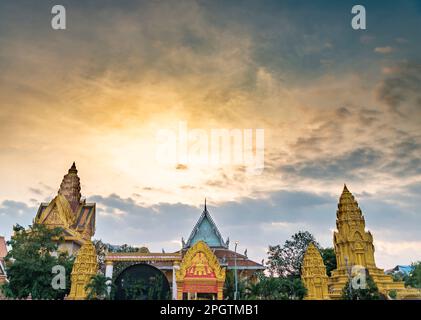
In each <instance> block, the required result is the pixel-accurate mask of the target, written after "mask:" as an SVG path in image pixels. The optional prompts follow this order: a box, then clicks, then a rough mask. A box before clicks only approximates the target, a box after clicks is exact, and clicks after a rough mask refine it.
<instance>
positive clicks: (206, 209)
mask: <svg viewBox="0 0 421 320" xmlns="http://www.w3.org/2000/svg"><path fill="white" fill-rule="evenodd" d="M207 211H208V208H207V206H206V198H205V212H207Z"/></svg>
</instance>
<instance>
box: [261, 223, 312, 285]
mask: <svg viewBox="0 0 421 320" xmlns="http://www.w3.org/2000/svg"><path fill="white" fill-rule="evenodd" d="M311 242H313V243H314V244H315V246H316V247H318V248H320V245H319V244H318V243H317V242H316V240H315V238H314V236H313V235H312V234H311V233H310V232H308V231H299V232H298V233H296V234H294V235H293V236H292V239H291V240H287V241H285V243H284V245H283V246H282V247H281V246H280V245H276V246H269V251H268V255H269V257H268V263H267V265H268V271H269V272H270V274H271V275H272V276H274V275H276V276H281V277H290V276H292V277H297V276H299V275H300V272H301V264H302V260H303V256H304V253H305V251H306V250H307V247H308V245H309V244H310V243H311Z"/></svg>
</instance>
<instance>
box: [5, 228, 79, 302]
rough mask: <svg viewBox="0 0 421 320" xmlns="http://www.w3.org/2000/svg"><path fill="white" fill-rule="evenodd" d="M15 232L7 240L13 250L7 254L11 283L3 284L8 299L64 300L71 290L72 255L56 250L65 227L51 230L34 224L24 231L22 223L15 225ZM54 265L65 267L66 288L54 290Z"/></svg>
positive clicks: (8, 273)
mask: <svg viewBox="0 0 421 320" xmlns="http://www.w3.org/2000/svg"><path fill="white" fill-rule="evenodd" d="M13 230H14V235H13V236H12V238H11V240H10V241H9V242H8V245H10V246H11V250H10V251H9V253H8V254H7V256H6V262H7V275H8V279H9V282H8V283H6V284H4V286H3V292H4V294H5V296H6V297H9V298H17V299H22V298H27V297H28V296H29V295H31V296H32V298H33V299H63V298H64V296H65V295H66V294H68V293H69V291H70V274H71V271H72V267H73V262H74V261H73V260H74V259H73V257H69V255H68V254H67V253H62V252H57V249H58V245H57V241H55V240H53V239H60V235H61V234H62V229H60V228H55V229H49V228H47V227H45V226H44V225H40V224H34V225H32V226H30V227H29V229H28V230H25V229H24V228H23V227H22V226H20V225H16V226H14V227H13ZM54 266H63V267H64V270H65V288H64V289H54V288H53V286H52V280H53V278H54V277H55V276H56V274H55V273H53V267H54Z"/></svg>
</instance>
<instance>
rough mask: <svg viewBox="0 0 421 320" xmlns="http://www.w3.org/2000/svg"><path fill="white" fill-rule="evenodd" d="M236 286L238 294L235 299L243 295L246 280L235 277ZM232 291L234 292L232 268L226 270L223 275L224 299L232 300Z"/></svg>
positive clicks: (233, 272)
mask: <svg viewBox="0 0 421 320" xmlns="http://www.w3.org/2000/svg"><path fill="white" fill-rule="evenodd" d="M237 280H238V281H237V288H238V296H237V299H238V300H239V299H241V298H242V297H244V296H245V291H246V287H247V283H246V281H244V280H243V279H241V277H238V279H237ZM234 293H235V271H234V270H227V272H226V275H225V284H224V297H225V298H226V299H230V300H234Z"/></svg>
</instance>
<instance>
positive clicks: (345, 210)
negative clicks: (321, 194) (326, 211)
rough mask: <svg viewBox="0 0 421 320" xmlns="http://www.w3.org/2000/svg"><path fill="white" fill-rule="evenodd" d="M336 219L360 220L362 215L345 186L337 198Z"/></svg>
mask: <svg viewBox="0 0 421 320" xmlns="http://www.w3.org/2000/svg"><path fill="white" fill-rule="evenodd" d="M336 216H337V217H338V219H352V218H361V217H362V213H361V210H360V208H359V206H358V202H357V201H356V200H355V198H354V196H353V195H352V193H351V192H350V191H349V190H348V188H347V186H346V184H345V185H344V190H343V191H342V194H341V196H340V198H339V204H338V211H337V213H336Z"/></svg>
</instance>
